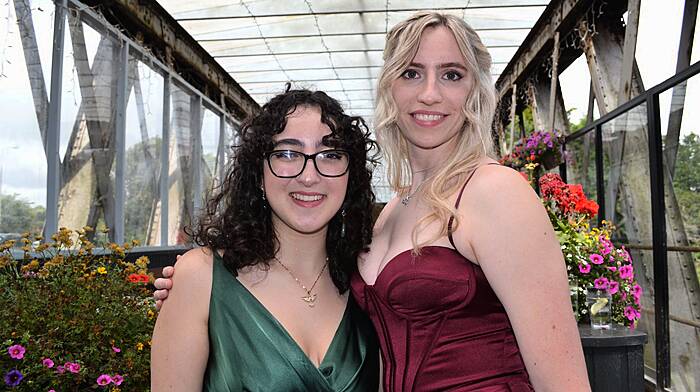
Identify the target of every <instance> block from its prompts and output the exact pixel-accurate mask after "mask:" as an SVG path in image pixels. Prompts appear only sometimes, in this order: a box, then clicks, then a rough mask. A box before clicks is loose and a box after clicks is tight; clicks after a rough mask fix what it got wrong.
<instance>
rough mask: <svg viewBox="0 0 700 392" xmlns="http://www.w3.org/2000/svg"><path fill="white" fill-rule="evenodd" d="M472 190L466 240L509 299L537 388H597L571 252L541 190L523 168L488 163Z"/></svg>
mask: <svg viewBox="0 0 700 392" xmlns="http://www.w3.org/2000/svg"><path fill="white" fill-rule="evenodd" d="M464 196H465V201H466V203H463V204H462V205H460V211H461V212H462V213H463V214H464V215H465V217H466V218H465V219H464V220H463V222H464V225H463V226H462V228H466V229H464V231H463V232H462V233H465V234H463V235H459V230H458V233H457V234H458V241H459V242H462V245H463V246H470V247H471V249H472V250H473V252H474V254H475V255H476V259H477V262H478V263H479V265H480V266H481V268H482V270H483V271H484V274H485V275H486V278H487V279H488V281H489V283H490V284H491V287H492V288H493V290H494V292H495V293H496V295H497V296H498V298H499V299H500V301H501V302H502V303H503V306H504V307H505V309H506V312H507V313H508V318H509V319H510V322H511V325H512V326H513V330H514V332H515V336H516V339H517V342H518V346H519V348H520V351H521V353H522V356H523V360H524V361H525V366H526V368H527V371H528V373H529V375H530V379H531V382H532V384H533V386H534V387H535V390H537V391H590V386H589V383H588V375H587V372H586V364H585V361H584V357H583V350H582V348H581V339H580V337H579V334H578V330H577V327H576V322H575V319H574V316H573V311H572V309H571V299H570V296H569V286H568V280H567V274H566V267H565V263H564V258H563V256H562V253H561V248H560V245H559V242H558V241H557V238H556V236H555V234H554V230H553V228H552V225H551V223H550V221H549V218H548V217H547V213H546V211H545V209H544V207H543V206H542V203H541V202H540V201H539V199H538V198H537V195H536V194H535V192H534V191H533V189H532V188H531V187H530V186H529V185H528V184H527V182H525V181H524V180H523V179H522V177H521V176H520V174H518V173H517V172H515V171H513V170H511V169H508V168H504V167H500V166H488V167H484V168H481V169H479V171H478V172H477V174H476V175H475V176H474V178H473V179H472V182H471V183H470V184H469V185H468V186H467V190H466V191H465V195H464ZM465 241H466V243H465ZM458 247H460V244H459V243H458Z"/></svg>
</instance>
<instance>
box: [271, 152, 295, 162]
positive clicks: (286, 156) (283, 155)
mask: <svg viewBox="0 0 700 392" xmlns="http://www.w3.org/2000/svg"><path fill="white" fill-rule="evenodd" d="M299 157H301V154H300V153H298V152H296V151H292V150H278V151H273V152H271V153H270V158H272V159H276V160H280V161H293V160H295V159H299Z"/></svg>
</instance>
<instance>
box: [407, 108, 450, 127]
mask: <svg viewBox="0 0 700 392" xmlns="http://www.w3.org/2000/svg"><path fill="white" fill-rule="evenodd" d="M446 117H447V115H446V114H444V113H440V112H428V111H422V110H421V111H415V112H412V113H411V118H413V121H414V122H415V123H416V124H418V125H420V126H423V127H434V126H436V125H438V124H440V123H442V121H443V120H445V118H446Z"/></svg>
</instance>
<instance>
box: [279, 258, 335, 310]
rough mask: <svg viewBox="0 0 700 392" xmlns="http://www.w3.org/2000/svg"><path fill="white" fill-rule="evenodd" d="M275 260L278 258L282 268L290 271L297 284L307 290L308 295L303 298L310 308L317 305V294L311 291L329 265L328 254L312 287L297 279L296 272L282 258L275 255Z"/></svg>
mask: <svg viewBox="0 0 700 392" xmlns="http://www.w3.org/2000/svg"><path fill="white" fill-rule="evenodd" d="M275 260H277V262H278V263H279V264H280V265H281V266H282V268H284V269H285V270H286V271H287V272H288V273H289V276H291V277H292V279H294V280H295V281H296V282H297V284H298V285H299V286H300V287H301V288H302V289H303V290H304V291H306V295H305V296H303V297H301V299H302V300H303V301H304V302H306V304H307V305H309V307H310V308H313V307H314V306H315V305H316V303H315V302H316V294H312V293H311V292H312V291H313V290H314V287H316V283H318V280H319V279H321V275H323V271H325V270H326V267H328V257H327V256H326V262H325V263H324V264H323V268H321V272H319V273H318V276H317V277H316V280H314V284H312V285H311V288H310V289H307V288H306V286H304V284H303V283H301V281H300V280H299V279H297V277H296V276H294V274H293V273H292V270H290V269H289V268H287V266H286V265H284V263H282V261H281V260H280V259H278V258H277V257H275Z"/></svg>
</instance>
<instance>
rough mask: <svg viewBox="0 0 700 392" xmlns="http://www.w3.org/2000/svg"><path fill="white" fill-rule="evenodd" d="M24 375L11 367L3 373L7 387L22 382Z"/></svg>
mask: <svg viewBox="0 0 700 392" xmlns="http://www.w3.org/2000/svg"><path fill="white" fill-rule="evenodd" d="M23 378H24V376H23V375H22V373H21V372H20V371H19V370H17V369H12V370H10V371H9V372H7V373H6V374H5V385H7V386H9V387H16V386H17V385H19V383H21V382H22V379H23Z"/></svg>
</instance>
